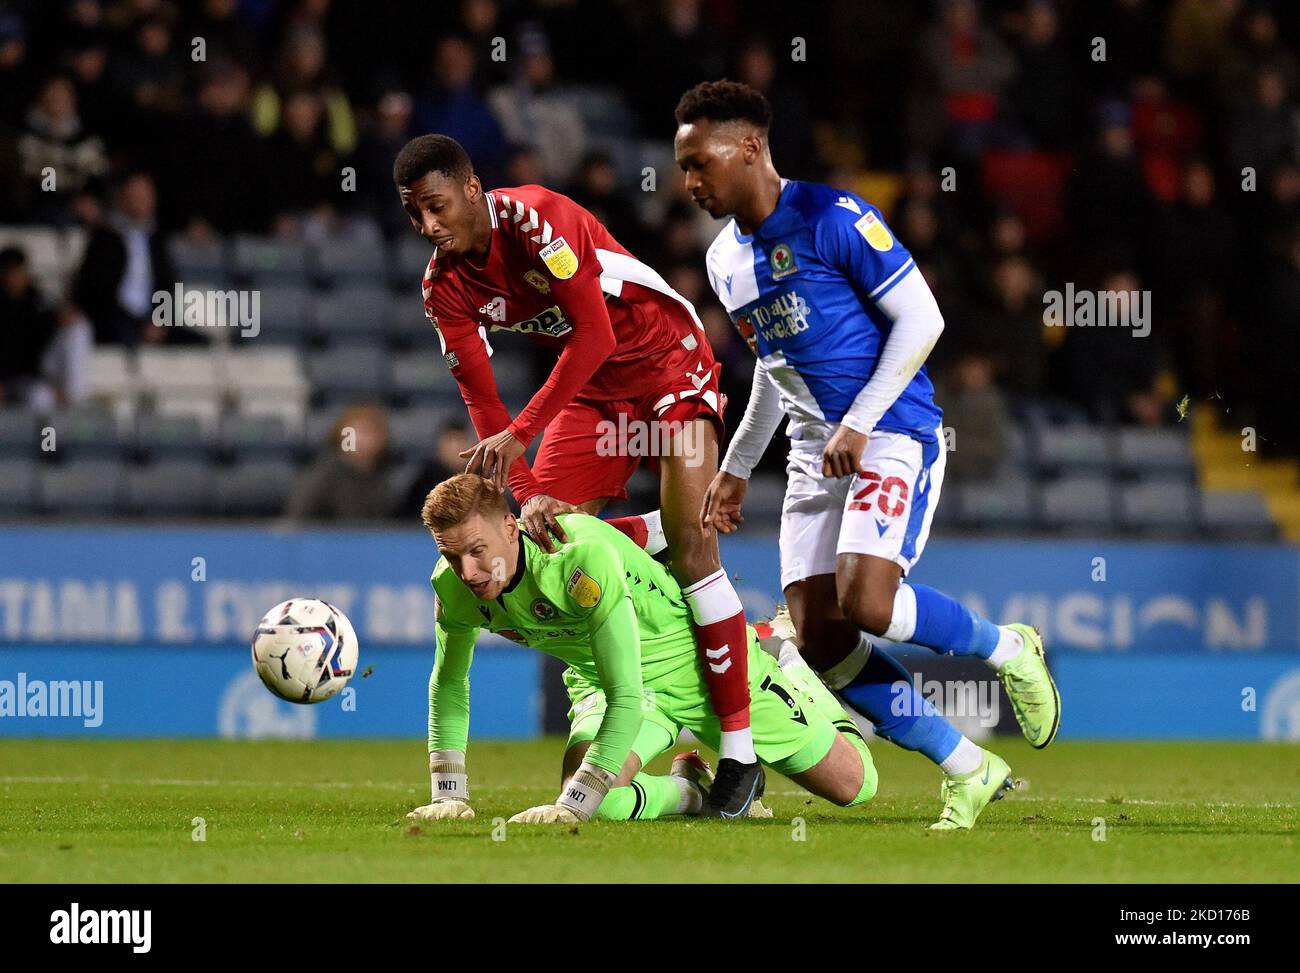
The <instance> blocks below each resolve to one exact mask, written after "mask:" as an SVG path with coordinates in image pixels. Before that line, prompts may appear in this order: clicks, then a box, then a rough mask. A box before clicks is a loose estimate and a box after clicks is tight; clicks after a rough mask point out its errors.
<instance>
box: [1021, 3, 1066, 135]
mask: <svg viewBox="0 0 1300 973" xmlns="http://www.w3.org/2000/svg"><path fill="white" fill-rule="evenodd" d="M1017 53H1018V56H1019V61H1020V76H1019V77H1018V78H1016V81H1015V83H1014V84H1013V85H1012V87H1011V89H1010V91H1009V92H1008V94H1009V99H1010V103H1011V105H1012V106H1013V107H1014V110H1015V116H1016V122H1017V124H1018V126H1019V127H1020V128H1022V129H1023V130H1024V133H1025V134H1026V135H1027V136H1028V137H1029V139H1030V141H1031V142H1032V143H1033V145H1034V146H1035V147H1036V148H1039V149H1048V150H1057V149H1062V148H1065V147H1066V146H1067V145H1068V144H1069V143H1070V141H1071V137H1072V135H1073V125H1074V121H1073V119H1074V118H1075V116H1076V114H1077V106H1076V105H1075V103H1074V101H1075V93H1076V91H1077V90H1078V89H1077V87H1076V85H1075V80H1074V69H1073V61H1072V59H1071V58H1070V56H1069V52H1068V51H1067V50H1066V48H1065V45H1064V43H1063V42H1062V40H1061V22H1060V14H1059V13H1058V12H1057V9H1056V4H1055V3H1052V2H1050V0H1031V2H1030V3H1029V5H1028V7H1027V9H1026V11H1025V25H1024V30H1023V32H1022V33H1021V36H1020V45H1019V50H1018V52H1017Z"/></svg>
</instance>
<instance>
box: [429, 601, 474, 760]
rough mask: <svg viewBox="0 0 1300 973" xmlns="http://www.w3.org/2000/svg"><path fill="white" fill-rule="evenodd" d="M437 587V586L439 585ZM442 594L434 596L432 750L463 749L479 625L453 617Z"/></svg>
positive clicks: (467, 731)
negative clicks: (470, 679) (434, 644)
mask: <svg viewBox="0 0 1300 973" xmlns="http://www.w3.org/2000/svg"><path fill="white" fill-rule="evenodd" d="M435 590H436V589H435ZM452 615H453V613H452V612H450V611H449V610H448V606H447V605H446V604H444V602H443V600H442V598H441V597H437V598H435V600H434V634H435V636H436V638H437V651H438V654H437V658H436V659H435V661H434V663H433V672H431V673H430V674H429V752H430V753H432V752H433V751H434V750H460V751H461V752H464V750H465V747H466V744H467V743H468V742H469V666H470V662H471V661H473V659H474V639H475V638H476V637H477V636H478V631H479V626H477V625H469V624H466V623H465V622H464V621H459V620H457V619H455V618H453V617H452Z"/></svg>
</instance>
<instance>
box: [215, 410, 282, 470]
mask: <svg viewBox="0 0 1300 973" xmlns="http://www.w3.org/2000/svg"><path fill="white" fill-rule="evenodd" d="M221 445H222V448H223V449H224V450H225V451H226V452H227V453H228V454H229V455H231V456H233V457H234V458H235V459H236V460H238V461H241V462H247V461H250V460H253V459H270V458H272V457H280V458H290V457H293V456H296V455H298V453H299V452H300V451H301V449H302V425H301V423H300V422H299V423H294V422H290V421H288V420H287V419H286V418H285V417H284V416H283V415H245V414H240V413H232V414H230V415H227V416H226V417H225V418H224V420H223V421H222V428H221Z"/></svg>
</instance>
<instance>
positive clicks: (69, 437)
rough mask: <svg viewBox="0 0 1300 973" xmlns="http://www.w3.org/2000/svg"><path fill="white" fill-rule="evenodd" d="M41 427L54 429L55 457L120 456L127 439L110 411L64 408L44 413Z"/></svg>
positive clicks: (127, 443) (128, 439)
mask: <svg viewBox="0 0 1300 973" xmlns="http://www.w3.org/2000/svg"><path fill="white" fill-rule="evenodd" d="M41 427H42V428H45V427H49V428H50V429H52V430H53V431H54V439H53V442H54V450H53V452H54V453H55V454H56V455H58V456H59V457H63V456H71V457H73V458H74V459H89V458H93V457H104V458H107V457H114V458H117V457H123V456H125V455H126V452H127V450H128V449H129V447H130V438H129V436H127V435H124V433H123V427H122V426H121V425H119V423H118V420H117V418H116V417H115V416H113V415H112V414H111V413H108V412H105V411H104V410H102V409H95V408H77V409H64V410H62V411H60V412H55V413H53V414H51V415H50V416H47V417H46V418H45V419H44V420H42V422H41Z"/></svg>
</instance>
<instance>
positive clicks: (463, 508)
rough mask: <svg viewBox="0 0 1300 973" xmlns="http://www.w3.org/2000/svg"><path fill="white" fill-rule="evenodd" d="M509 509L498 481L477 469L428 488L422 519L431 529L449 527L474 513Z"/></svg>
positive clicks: (487, 514)
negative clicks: (478, 473) (495, 481)
mask: <svg viewBox="0 0 1300 973" xmlns="http://www.w3.org/2000/svg"><path fill="white" fill-rule="evenodd" d="M509 512H510V508H509V507H508V506H507V505H506V498H505V495H504V494H502V492H501V491H500V490H498V489H497V487H496V484H495V483H493V482H492V481H491V480H488V479H485V478H483V477H481V476H478V475H477V474H474V473H458V474H456V475H455V476H453V477H451V478H450V479H448V480H443V481H442V482H441V483H439V484H438V485H437V486H436V487H434V488H433V489H432V490H430V491H429V495H428V496H427V497H425V498H424V507H423V508H422V509H421V510H420V519H421V520H422V521H424V526H425V527H427V528H429V530H431V531H437V530H448V529H450V528H452V527H455V526H457V525H458V524H463V523H464V522H465V521H467V520H469V518H470V517H473V516H474V515H475V514H482V515H483V516H485V517H490V516H492V515H493V514H496V515H500V514H506V513H509Z"/></svg>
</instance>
